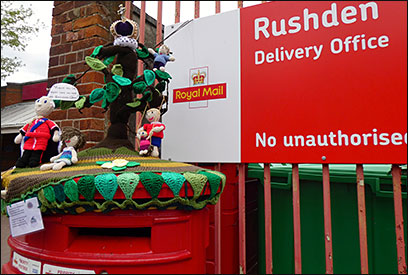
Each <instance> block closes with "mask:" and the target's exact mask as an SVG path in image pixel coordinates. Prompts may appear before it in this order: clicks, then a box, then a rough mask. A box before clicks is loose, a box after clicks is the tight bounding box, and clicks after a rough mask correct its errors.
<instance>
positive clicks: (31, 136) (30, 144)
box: [14, 96, 60, 168]
mask: <svg viewBox="0 0 408 275" xmlns="http://www.w3.org/2000/svg"><path fill="white" fill-rule="evenodd" d="M54 108H55V104H54V101H53V100H52V99H51V98H49V97H47V96H42V97H41V98H39V99H37V100H36V101H35V113H36V117H35V118H34V119H33V120H32V121H31V122H29V123H27V124H26V125H24V126H23V128H21V129H20V133H19V134H18V135H17V136H16V137H15V139H14V143H15V144H21V143H22V142H23V145H22V150H24V151H23V154H22V156H21V157H20V158H18V160H17V162H16V167H17V168H24V167H27V166H30V167H36V166H38V165H39V164H40V163H42V162H47V161H49V154H47V153H46V150H47V149H50V150H53V154H51V156H52V155H55V154H58V144H57V143H58V141H59V138H60V133H59V128H58V126H57V124H56V123H55V122H53V121H52V120H49V119H47V118H46V117H47V116H48V115H49V114H51V112H52V111H53V110H54ZM51 137H52V139H51ZM50 141H53V142H54V144H53V145H52V144H50Z"/></svg>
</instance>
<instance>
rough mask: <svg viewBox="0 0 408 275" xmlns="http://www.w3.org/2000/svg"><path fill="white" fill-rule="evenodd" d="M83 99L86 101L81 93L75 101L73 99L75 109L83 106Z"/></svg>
mask: <svg viewBox="0 0 408 275" xmlns="http://www.w3.org/2000/svg"><path fill="white" fill-rule="evenodd" d="M85 101H86V97H85V96H83V95H81V96H80V97H79V99H78V100H77V101H75V107H76V108H77V109H82V108H84V105H85Z"/></svg>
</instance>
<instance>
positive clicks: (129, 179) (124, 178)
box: [117, 173, 139, 200]
mask: <svg viewBox="0 0 408 275" xmlns="http://www.w3.org/2000/svg"><path fill="white" fill-rule="evenodd" d="M117 180H118V185H119V187H120V189H122V191H123V194H125V197H126V199H128V200H129V199H132V195H133V192H134V191H135V189H136V186H137V184H138V183H139V175H138V174H135V173H123V174H120V175H119V176H118V179H117Z"/></svg>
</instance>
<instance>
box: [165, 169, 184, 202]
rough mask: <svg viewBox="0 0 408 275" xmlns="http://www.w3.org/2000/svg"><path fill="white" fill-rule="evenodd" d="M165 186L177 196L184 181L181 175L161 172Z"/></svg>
mask: <svg viewBox="0 0 408 275" xmlns="http://www.w3.org/2000/svg"><path fill="white" fill-rule="evenodd" d="M161 176H162V177H163V179H164V181H165V182H166V184H167V185H168V186H169V187H170V190H171V191H172V192H173V194H174V196H175V197H176V196H178V195H179V193H180V190H181V187H182V186H183V184H184V182H185V181H186V179H185V178H184V177H183V175H181V174H179V173H174V172H163V173H162V174H161Z"/></svg>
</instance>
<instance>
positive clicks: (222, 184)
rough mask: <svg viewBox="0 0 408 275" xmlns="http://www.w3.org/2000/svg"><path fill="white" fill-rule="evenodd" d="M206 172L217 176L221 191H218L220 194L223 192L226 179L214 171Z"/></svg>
mask: <svg viewBox="0 0 408 275" xmlns="http://www.w3.org/2000/svg"><path fill="white" fill-rule="evenodd" d="M206 172H208V173H211V174H215V175H217V176H219V177H220V178H221V190H220V194H221V193H222V192H223V191H224V187H225V183H226V181H227V177H226V176H225V175H224V174H223V173H221V172H218V171H214V170H207V171H206Z"/></svg>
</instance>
